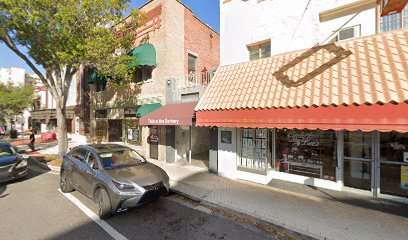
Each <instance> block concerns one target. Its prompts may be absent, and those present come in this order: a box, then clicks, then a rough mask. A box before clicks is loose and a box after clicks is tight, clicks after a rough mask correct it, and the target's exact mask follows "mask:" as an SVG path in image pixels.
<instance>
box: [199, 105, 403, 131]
mask: <svg viewBox="0 0 408 240" xmlns="http://www.w3.org/2000/svg"><path fill="white" fill-rule="evenodd" d="M407 112H408V104H406V103H401V104H385V105H378V104H375V105H371V106H367V105H362V106H339V107H334V106H329V107H310V108H277V109H275V108H272V109H240V110H220V111H199V112H197V113H196V115H197V116H196V117H197V122H196V125H197V126H218V127H242V128H288V129H311V130H314V129H321V130H328V129H331V130H343V129H347V130H350V131H354V130H362V131H373V130H378V131H383V132H388V131H398V132H408V118H407Z"/></svg>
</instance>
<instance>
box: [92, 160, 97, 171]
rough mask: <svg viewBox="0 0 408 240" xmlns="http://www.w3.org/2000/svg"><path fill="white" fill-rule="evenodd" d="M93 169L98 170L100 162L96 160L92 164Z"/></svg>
mask: <svg viewBox="0 0 408 240" xmlns="http://www.w3.org/2000/svg"><path fill="white" fill-rule="evenodd" d="M91 168H92V170H98V163H96V162H94V163H92V166H91Z"/></svg>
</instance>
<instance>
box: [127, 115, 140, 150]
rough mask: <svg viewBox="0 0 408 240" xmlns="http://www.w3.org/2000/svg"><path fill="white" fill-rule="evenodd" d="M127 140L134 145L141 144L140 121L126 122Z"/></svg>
mask: <svg viewBox="0 0 408 240" xmlns="http://www.w3.org/2000/svg"><path fill="white" fill-rule="evenodd" d="M126 129H127V130H126V131H127V140H128V142H129V143H132V144H141V135H140V133H141V130H140V126H139V120H138V119H128V120H126Z"/></svg>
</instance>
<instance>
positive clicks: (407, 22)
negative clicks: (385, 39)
mask: <svg viewBox="0 0 408 240" xmlns="http://www.w3.org/2000/svg"><path fill="white" fill-rule="evenodd" d="M387 2H388V0H384V1H383V6H385V5H386V4H387ZM406 27H408V4H407V5H406V6H405V8H404V9H403V10H402V12H401V13H394V14H390V15H388V16H384V17H380V31H381V32H388V31H392V30H396V29H400V28H406Z"/></svg>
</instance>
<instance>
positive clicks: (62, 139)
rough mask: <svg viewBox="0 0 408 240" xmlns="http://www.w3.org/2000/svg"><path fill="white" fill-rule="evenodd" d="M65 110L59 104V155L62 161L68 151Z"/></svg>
mask: <svg viewBox="0 0 408 240" xmlns="http://www.w3.org/2000/svg"><path fill="white" fill-rule="evenodd" d="M65 117H66V112H65V109H61V108H60V107H59V106H58V104H57V127H58V155H59V157H60V158H61V159H62V158H63V157H64V155H65V154H66V153H67V150H68V138H67V124H66V120H65Z"/></svg>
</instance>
